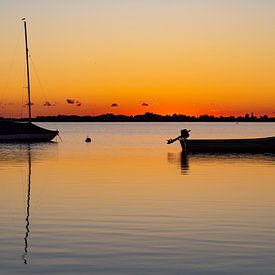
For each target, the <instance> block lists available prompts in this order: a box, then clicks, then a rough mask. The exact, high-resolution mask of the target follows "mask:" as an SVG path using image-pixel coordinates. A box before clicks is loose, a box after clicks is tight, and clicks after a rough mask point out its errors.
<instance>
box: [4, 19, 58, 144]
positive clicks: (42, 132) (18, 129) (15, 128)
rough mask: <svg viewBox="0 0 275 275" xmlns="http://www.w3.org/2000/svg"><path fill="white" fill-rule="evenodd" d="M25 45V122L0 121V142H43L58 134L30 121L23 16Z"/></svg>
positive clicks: (29, 96)
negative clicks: (26, 111)
mask: <svg viewBox="0 0 275 275" xmlns="http://www.w3.org/2000/svg"><path fill="white" fill-rule="evenodd" d="M22 20H23V22H24V30H25V46H26V66H27V81H28V82H27V83H28V87H27V88H28V104H27V105H28V114H29V119H28V121H27V122H18V121H13V120H2V121H0V142H45V141H51V140H52V139H53V138H54V137H56V136H57V135H58V131H52V130H48V129H44V128H42V127H39V126H37V125H35V124H33V123H32V121H31V120H32V117H31V105H32V104H31V88H30V70H29V50H28V37H27V24H26V21H25V18H23V19H22Z"/></svg>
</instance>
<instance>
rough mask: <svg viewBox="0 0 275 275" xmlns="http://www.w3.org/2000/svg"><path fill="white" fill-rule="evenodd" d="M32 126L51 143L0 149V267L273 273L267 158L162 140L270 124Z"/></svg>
mask: <svg viewBox="0 0 275 275" xmlns="http://www.w3.org/2000/svg"><path fill="white" fill-rule="evenodd" d="M43 126H46V127H49V128H52V129H56V128H58V129H59V130H60V132H61V137H62V139H63V141H62V142H58V143H48V144H40V145H39V144H36V145H5V144H2V145H0V179H1V180H0V186H1V192H0V221H1V222H0V224H1V225H0V273H1V274H20V273H21V274H40V273H41V274H47V273H48V274H63V273H66V274H81V273H87V274H274V272H275V181H274V179H275V169H274V168H275V155H272V154H254V155H249V154H241V155H236V154H232V155H230V154H227V155H203V154H201V155H190V156H189V157H188V158H187V159H186V158H184V157H183V156H182V155H181V153H180V152H181V149H180V145H179V144H178V143H175V144H172V145H166V144H165V140H166V139H168V138H173V137H175V136H177V135H178V133H179V131H180V129H181V128H190V129H192V134H191V135H192V137H196V138H198V137H217V136H219V137H244V136H245V137H248V136H249V137H255V136H268V135H275V124H274V123H261V124H259V123H258V124H252V123H250V124H249V123H247V124H246V123H240V124H235V123H193V124H192V123H170V124H169V123H121V124H120V123H79V124H76V123H67V124H65V123H56V124H50V123H49V124H43ZM86 135H89V136H91V137H92V140H93V142H92V143H91V144H86V143H85V142H84V139H85V138H86Z"/></svg>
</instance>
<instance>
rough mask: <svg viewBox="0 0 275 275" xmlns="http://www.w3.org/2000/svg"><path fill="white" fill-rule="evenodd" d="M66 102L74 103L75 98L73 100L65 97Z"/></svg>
mask: <svg viewBox="0 0 275 275" xmlns="http://www.w3.org/2000/svg"><path fill="white" fill-rule="evenodd" d="M67 103H68V104H74V103H75V100H74V99H67Z"/></svg>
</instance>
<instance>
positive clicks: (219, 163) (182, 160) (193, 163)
mask: <svg viewBox="0 0 275 275" xmlns="http://www.w3.org/2000/svg"><path fill="white" fill-rule="evenodd" d="M167 160H168V163H169V164H172V165H176V166H178V167H179V168H180V170H181V174H182V175H188V174H190V170H191V169H192V168H196V170H199V169H201V170H204V169H205V167H208V169H209V170H211V169H213V170H214V171H216V172H217V173H218V169H219V168H218V167H223V168H224V166H226V165H232V164H234V165H236V164H238V163H240V164H241V165H245V164H246V163H249V164H253V163H254V164H257V165H274V164H275V154H274V153H197V154H196V153H193V154H186V153H185V152H183V151H182V152H179V153H171V152H169V153H167ZM190 168H191V169H190ZM214 171H213V172H214Z"/></svg>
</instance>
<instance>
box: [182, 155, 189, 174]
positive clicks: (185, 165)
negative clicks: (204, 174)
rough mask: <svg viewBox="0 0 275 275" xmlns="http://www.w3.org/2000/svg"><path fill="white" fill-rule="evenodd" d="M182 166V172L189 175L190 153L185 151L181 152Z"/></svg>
mask: <svg viewBox="0 0 275 275" xmlns="http://www.w3.org/2000/svg"><path fill="white" fill-rule="evenodd" d="M180 168H181V173H182V174H183V175H187V174H188V170H189V159H188V155H187V154H186V153H184V152H181V154H180Z"/></svg>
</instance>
